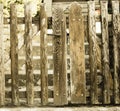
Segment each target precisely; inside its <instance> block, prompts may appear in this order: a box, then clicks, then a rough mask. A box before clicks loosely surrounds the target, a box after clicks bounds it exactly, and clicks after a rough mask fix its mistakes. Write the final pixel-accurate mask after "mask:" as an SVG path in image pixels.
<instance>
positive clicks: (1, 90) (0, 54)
mask: <svg viewBox="0 0 120 111" xmlns="http://www.w3.org/2000/svg"><path fill="white" fill-rule="evenodd" d="M4 74H5V73H4V46H3V5H2V4H0V106H3V105H4V104H5V75H4Z"/></svg>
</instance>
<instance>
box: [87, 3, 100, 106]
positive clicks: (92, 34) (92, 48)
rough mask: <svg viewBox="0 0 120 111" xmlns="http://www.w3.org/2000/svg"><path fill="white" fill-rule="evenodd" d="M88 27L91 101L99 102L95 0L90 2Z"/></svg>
mask: <svg viewBox="0 0 120 111" xmlns="http://www.w3.org/2000/svg"><path fill="white" fill-rule="evenodd" d="M88 8H89V12H88V23H89V24H88V25H89V26H88V27H89V54H90V74H91V91H90V96H91V103H92V104H97V103H98V91H97V59H96V52H97V49H96V42H95V41H96V40H95V39H96V28H95V2H94V1H90V2H89V7H88Z"/></svg>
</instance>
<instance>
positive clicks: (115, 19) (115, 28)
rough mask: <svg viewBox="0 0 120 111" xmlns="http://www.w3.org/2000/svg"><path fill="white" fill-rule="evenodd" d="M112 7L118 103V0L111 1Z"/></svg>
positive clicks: (115, 87)
mask: <svg viewBox="0 0 120 111" xmlns="http://www.w3.org/2000/svg"><path fill="white" fill-rule="evenodd" d="M112 9H113V21H112V22H113V47H114V80H113V81H114V82H113V84H114V102H115V104H119V103H120V97H119V96H120V94H119V93H120V92H119V88H120V87H119V76H118V75H119V68H120V67H119V55H118V40H119V38H118V37H119V36H118V33H119V32H118V26H119V23H118V17H117V16H118V14H119V1H112Z"/></svg>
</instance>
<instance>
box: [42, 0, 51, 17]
mask: <svg viewBox="0 0 120 111" xmlns="http://www.w3.org/2000/svg"><path fill="white" fill-rule="evenodd" d="M44 3H45V10H46V13H47V16H48V17H51V16H52V0H44Z"/></svg>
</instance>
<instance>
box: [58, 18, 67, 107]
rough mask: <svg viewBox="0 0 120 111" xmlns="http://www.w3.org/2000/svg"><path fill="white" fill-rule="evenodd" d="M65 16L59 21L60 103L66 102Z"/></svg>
mask: <svg viewBox="0 0 120 111" xmlns="http://www.w3.org/2000/svg"><path fill="white" fill-rule="evenodd" d="M66 39H67V37H66V17H65V16H63V20H62V23H61V53H62V54H61V63H60V65H61V66H60V68H61V69H60V89H59V90H60V97H61V105H65V104H68V100H67V57H66V55H67V52H66V51H67V46H66Z"/></svg>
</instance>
